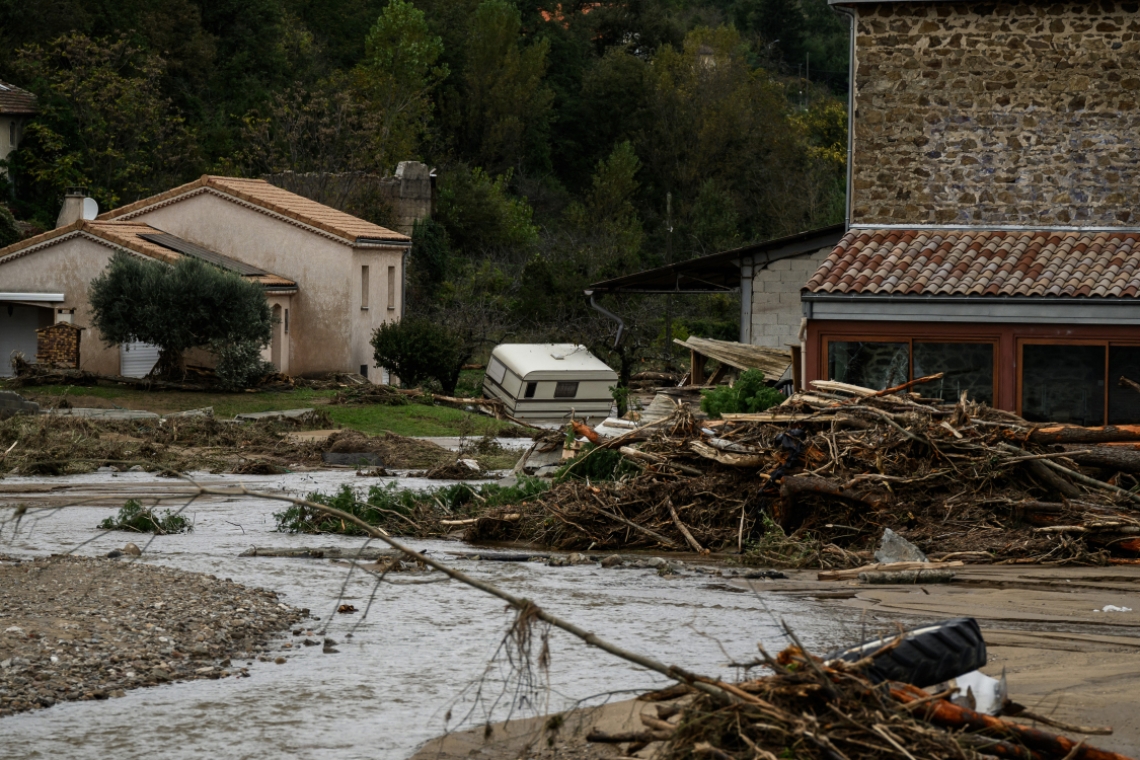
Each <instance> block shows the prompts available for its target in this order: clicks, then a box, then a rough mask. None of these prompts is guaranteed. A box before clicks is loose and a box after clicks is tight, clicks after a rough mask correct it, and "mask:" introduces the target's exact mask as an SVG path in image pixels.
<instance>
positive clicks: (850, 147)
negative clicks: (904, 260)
mask: <svg viewBox="0 0 1140 760" xmlns="http://www.w3.org/2000/svg"><path fill="white" fill-rule="evenodd" d="M831 7H832V8H834V9H835V10H836V11H837V12H838V13H842V14H843V15H844V16H847V17H848V18H849V19H850V20H851V42H850V45H849V49H848V52H847V219H846V220H845V221H846V222H847V229H851V216H852V208H853V204H854V203H855V177H854V172H853V171H852V169H851V167H852V163H853V161H854V156H855V23H856V19H857V14H856V12H855V9H854V8H846V7H844V6H842V5H833V6H831Z"/></svg>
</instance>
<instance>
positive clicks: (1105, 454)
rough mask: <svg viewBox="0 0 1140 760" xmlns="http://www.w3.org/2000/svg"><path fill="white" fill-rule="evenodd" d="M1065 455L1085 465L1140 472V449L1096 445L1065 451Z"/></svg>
mask: <svg viewBox="0 0 1140 760" xmlns="http://www.w3.org/2000/svg"><path fill="white" fill-rule="evenodd" d="M1066 455H1067V456H1068V457H1069V458H1070V459H1072V460H1073V461H1074V462H1076V463H1077V464H1079V465H1082V466H1085V467H1103V468H1104V469H1108V470H1116V471H1118V472H1131V473H1140V451H1134V450H1129V449H1123V448H1118V447H1109V446H1097V447H1094V448H1092V449H1084V450H1082V451H1071V452H1067V453H1066Z"/></svg>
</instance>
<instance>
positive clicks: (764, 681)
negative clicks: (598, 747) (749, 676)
mask: <svg viewBox="0 0 1140 760" xmlns="http://www.w3.org/2000/svg"><path fill="white" fill-rule="evenodd" d="M900 640H901V639H896V640H895V642H893V643H891V644H888V645H887V647H890V646H894V645H895V643H897V642H898V641H900ZM884 648H886V647H884ZM873 656H874V655H871V656H868V657H867V658H865V659H864V660H861V661H859V662H855V663H850V662H845V661H842V660H838V659H836V660H828V661H824V660H822V659H821V658H818V657H815V656H813V655H810V654H807V653H805V652H804V651H803V650H802V649H801V648H800V647H798V646H793V647H789V648H788V649H785V650H784V651H783V652H781V653H780V654H779V655H778V656H777V657H775V658H772V657H769V656H768V655H767V654H764V658H765V660H766V664H767V665H768V667H770V668H771V669H772V670H773V671H774V672H773V674H772V675H770V676H766V677H761V678H757V679H754V680H750V681H744V682H741V683H737V684H727V683H723V682H714V683H712V684H711V685H713V686H715V687H718V688H719V690H721V695H720V697H721V698H719V699H718V698H717V695H710V694H708V693H698V694H697V695H696V696H695V697H694V698H692V699H691V701H689V702H688V703H687V704H686V703H684V702H680V703H678V702H673V703H663V704H659V705H658V706H657V710H656V712H657V715H656V716H653V715H650V714H647V713H642V715H641V722H642V723H643V724H644V730H642V731H635V732H630V733H627V734H620V735H619V734H605V733H602V732H600V731H595V732H593V733H592V734H590V736H588V737H587V740H588V741H592V742H604V743H609V744H628V747H627V749H626V751H625V753H624V754H625V755H627V756H628V755H631V754H633V753H634V752H637V751H639V750H640V749H643V748H645V747H646V746H648V745H650V744H655V743H656V746H657V747H659V749H658V751H657V752H656V753H655V754H654V755H653V756H654V757H656V758H660V760H682V759H683V758H693V757H705V758H716V759H717V760H736V759H737V758H740V759H741V760H743V759H744V758H747V759H748V760H752V759H753V758H766V759H768V760H774V758H778V757H793V756H794V757H796V758H803V759H804V760H815V759H816V758H819V759H820V760H834V759H835V758H846V759H847V760H883V759H884V758H898V759H899V760H914V758H916V757H929V758H948V759H949V758H964V757H975V758H992V757H998V758H1023V757H1032V758H1037V759H1038V760H1127V758H1125V756H1123V755H1120V754H1117V753H1115V752H1108V751H1104V750H1100V749H1097V748H1095V747H1092V746H1089V745H1088V744H1087V743H1086V742H1087V740H1086V739H1079V740H1074V739H1070V738H1067V737H1065V736H1061V735H1058V734H1056V733H1053V732H1051V731H1046V730H1042V729H1039V728H1036V727H1034V726H1031V725H1027V724H1026V723H1023V722H1020V721H1016V720H1011V719H1010V718H1008V717H997V716H993V715H988V714H985V713H982V712H977V711H975V710H973V709H971V708H969V707H966V706H962V705H961V704H958V703H957V702H956V701H953V700H952V697H953V696H954V694H953V692H952V690H950V689H946V690H942V691H939V689H941V686H936V687H933V688H931V689H930V690H929V691H927V690H924V689H920V688H918V687H916V686H913V685H911V684H907V683H901V682H890V681H888V682H881V683H875V682H874V681H873V679H872V678H870V677H868V675H867V673H866V668H867V665H868V662H869V661H870V660H871V659H872V658H873ZM689 691H691V690H690V689H688V688H686V687H685V686H681V687H675V688H673V689H669V690H666V691H664V692H658V693H655V694H649V695H646V696H645V697H643V699H645V700H647V701H659V700H660V701H662V702H664V700H667V699H673V698H676V697H678V696H680V695H681V694H683V693H685V692H689ZM1022 714H1023V715H1024V713H1022ZM1033 719H1038V720H1039V719H1040V716H1033ZM1065 728H1066V730H1073V729H1079V728H1083V727H1073V726H1069V727H1065ZM1090 730H1092V731H1096V732H1098V733H1100V732H1103V731H1102V730H1099V729H1087V728H1085V731H1090Z"/></svg>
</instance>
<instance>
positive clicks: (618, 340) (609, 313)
mask: <svg viewBox="0 0 1140 760" xmlns="http://www.w3.org/2000/svg"><path fill="white" fill-rule="evenodd" d="M585 292H586V295H588V296H589V297H590V306H591V307H592V308H593V309H594V310H595V311H599V312H601V313H602V314H605V315H606V316H607V317H609V318H610V319H612V320H613V321H615V322H617V324H618V329H617V337H615V338H614V348H617V347H618V346H620V345H621V337H622V335H623V334H624V333H625V322H622V321H621V317H619V316H618V315H617V314H614V313H613V312H612V311H610V310H609V309H607V308H605V307H604V306H602V305H600V304H598V303H597V302H595V301H594V291H592V290H587V291H585Z"/></svg>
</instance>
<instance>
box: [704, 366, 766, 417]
mask: <svg viewBox="0 0 1140 760" xmlns="http://www.w3.org/2000/svg"><path fill="white" fill-rule="evenodd" d="M701 396H702V398H701V411H702V412H704V413H705V414H707V415H708V416H710V417H714V418H715V417H720V416H721V415H722V414H742V413H743V414H748V413H754V412H762V411H764V410H765V409H769V408H771V407H773V406H776V405H777V404H780V403H783V401H784V394H782V393H780V392H779V391H778V390H776V389H775V388H771V387H769V386H767V385H765V384H764V373H763V372H761V371H760V370H758V369H750V370H747V371H746V372H744V373H743V374H742V375H741V376H740V377H738V378H737V379H736V383H735V384H733V385H732V387H728V386H724V387H721V388H714V389H712V390H711V391H701Z"/></svg>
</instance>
